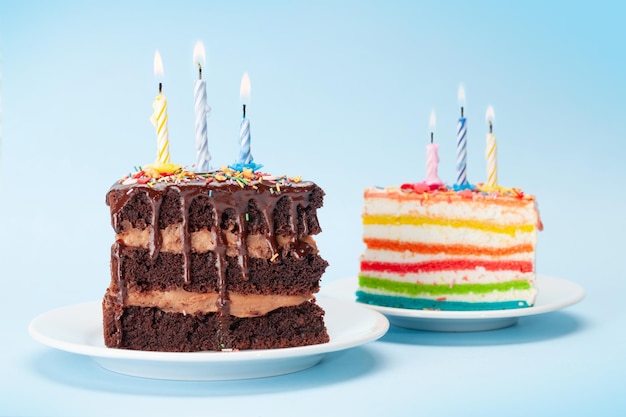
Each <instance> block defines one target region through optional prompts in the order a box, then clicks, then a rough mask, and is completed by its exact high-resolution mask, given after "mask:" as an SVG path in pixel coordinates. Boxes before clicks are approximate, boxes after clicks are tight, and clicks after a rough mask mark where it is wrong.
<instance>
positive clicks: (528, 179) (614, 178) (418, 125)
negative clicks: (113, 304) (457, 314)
mask: <svg viewBox="0 0 626 417" xmlns="http://www.w3.org/2000/svg"><path fill="white" fill-rule="evenodd" d="M439 3H443V2H439ZM624 16H626V6H624V5H623V3H621V2H610V1H596V2H583V1H574V2H558V1H557V2H545V1H526V2H514V3H513V2H507V4H504V2H497V1H474V2H466V1H448V2H445V3H443V4H438V3H436V2H423V1H412V2H409V1H393V2H389V1H368V2H358V1H324V0H322V1H316V2H304V1H302V2H297V1H266V2H253V1H238V2H226V1H211V2H200V1H198V2H191V1H179V2H161V1H153V2H134V3H133V4H126V2H122V1H107V2H103V1H100V2H79V1H75V2H74V1H63V2H43V1H22V2H11V1H6V0H0V168H1V172H0V174H1V176H0V187H1V194H0V215H1V218H2V222H1V223H0V280H1V282H2V287H3V290H2V291H1V292H0V300H1V303H0V317H1V318H0V323H1V324H2V328H3V330H2V332H4V334H5V336H3V340H4V341H5V342H4V343H3V346H2V347H0V351H1V352H2V357H1V358H0V366H1V368H0V372H1V373H2V374H3V376H2V378H0V415H4V414H8V415H19V414H24V415H37V414H41V415H44V414H45V415H56V414H59V415H74V414H76V415H79V414H84V410H85V409H86V408H85V407H89V408H88V409H90V412H93V413H94V414H97V413H98V412H103V413H104V412H105V411H106V410H108V409H104V408H103V407H105V405H106V406H107V407H109V406H113V407H114V408H116V409H117V410H120V409H122V410H123V409H124V407H126V406H129V405H130V404H133V403H141V404H142V406H144V407H154V412H155V415H157V414H158V411H163V412H164V413H167V412H169V413H172V412H174V413H175V412H176V411H175V410H179V409H180V407H181V406H183V405H184V406H185V407H186V410H187V414H190V415H195V414H197V413H199V412H200V411H198V410H204V412H207V411H208V410H210V409H211V408H213V409H215V410H220V409H228V408H232V409H231V411H233V412H234V413H235V414H237V413H241V414H247V415H252V414H255V413H258V414H259V415H267V413H268V412H267V411H265V410H268V408H264V407H265V406H267V407H269V406H270V405H272V404H274V407H279V406H278V404H277V403H276V401H278V400H277V398H283V400H284V401H286V402H287V403H293V404H300V405H299V407H302V403H303V402H305V403H308V404H316V407H318V408H312V409H308V408H306V409H304V410H303V409H299V411H300V412H302V414H309V413H311V412H312V413H313V414H323V413H328V412H332V410H333V407H332V406H331V405H329V404H330V403H331V402H332V401H331V400H335V401H345V402H346V403H349V404H350V407H352V409H353V410H354V411H355V412H361V413H362V414H370V413H374V411H375V410H376V408H375V406H380V407H382V403H383V402H382V397H384V396H386V395H391V394H392V392H394V391H387V390H390V387H391V386H393V384H398V385H397V387H396V388H395V389H396V390H398V389H399V390H400V392H402V393H403V395H404V396H401V397H400V399H399V403H398V404H397V405H393V404H387V405H385V406H384V408H383V409H384V410H386V412H387V413H389V414H390V415H397V414H401V410H406V409H407V407H409V406H410V407H415V408H416V409H419V408H420V407H425V410H426V411H428V412H429V413H430V415H437V413H438V412H440V413H443V414H447V413H450V412H463V414H471V415H473V414H479V413H481V414H482V415H488V413H489V412H490V410H491V411H492V412H494V413H495V414H500V415H502V414H503V413H505V412H506V413H507V414H509V415H521V414H524V415H525V414H526V413H532V412H533V411H532V410H535V411H538V412H539V414H544V413H545V414H546V415H548V414H550V413H554V412H559V413H567V412H569V413H570V414H572V415H576V414H578V413H583V412H585V411H587V412H594V413H597V412H600V413H601V414H603V415H609V414H612V413H618V411H620V410H621V411H623V410H624V409H626V402H625V400H624V397H623V395H621V394H622V390H621V389H620V388H618V387H619V386H620V384H621V386H623V384H624V383H625V382H626V381H625V380H626V360H625V355H624V352H625V347H626V346H625V345H626V343H625V342H626V336H624V332H623V330H624V325H625V324H626V323H625V321H626V320H625V316H626V315H625V313H624V309H623V300H622V298H621V297H620V294H623V293H624V291H625V290H626V285H625V283H624V272H623V271H624V268H623V265H622V259H623V250H624V236H625V234H624V233H625V232H626V222H625V220H624V216H623V212H624V205H625V204H624V203H625V197H624V193H623V192H622V191H621V186H620V185H619V184H620V183H621V182H622V174H620V172H623V170H624V169H625V164H624V153H625V152H626V135H625V134H624V128H623V125H624V115H625V114H626V77H625V70H626V65H625V61H624V41H625V40H626V29H624V23H623V20H624ZM197 40H201V41H203V42H204V45H205V48H206V52H207V65H206V66H205V69H204V78H205V80H206V82H207V95H208V101H209V104H210V106H211V107H212V112H211V116H210V118H209V121H208V131H209V140H210V143H209V148H210V151H211V154H212V156H213V160H212V164H213V165H214V166H220V165H224V164H228V163H232V162H234V160H235V159H236V157H237V155H238V145H237V140H238V132H239V123H240V120H241V106H240V102H239V83H240V80H241V76H242V74H243V72H244V71H247V72H248V73H249V74H250V78H251V84H252V92H251V97H252V98H251V100H252V101H251V104H250V106H249V108H248V114H249V117H250V120H251V130H252V154H253V156H254V158H255V161H256V162H257V163H261V164H263V165H264V170H265V171H268V172H272V173H274V174H283V173H287V174H289V175H292V176H296V175H302V176H303V177H304V178H306V179H311V180H314V181H315V182H317V183H318V184H319V185H320V186H322V187H323V188H324V189H325V191H326V193H327V196H326V200H325V206H324V208H323V209H322V210H321V211H320V212H319V216H320V222H321V224H322V227H323V229H324V232H323V233H322V234H321V235H320V236H319V237H318V238H317V242H318V245H319V247H320V250H321V252H322V255H323V256H324V257H325V258H326V259H327V260H328V261H329V262H330V264H331V266H330V267H329V268H328V270H327V273H326V275H325V276H324V281H323V282H324V283H330V282H333V281H335V280H338V279H342V278H345V277H351V276H355V275H356V274H357V272H358V257H359V254H360V253H361V251H362V250H363V245H362V243H361V240H360V239H361V223H360V212H361V205H362V192H363V189H364V188H365V187H367V186H370V185H381V186H388V185H397V184H399V183H402V182H410V181H421V180H423V179H424V175H425V169H426V168H425V145H426V144H427V142H428V139H429V126H428V122H429V115H430V112H431V110H432V109H434V110H435V111H436V114H437V125H436V130H435V141H436V142H437V143H439V144H440V150H439V156H440V158H441V162H440V165H439V175H440V177H441V178H442V179H443V180H444V181H446V182H449V183H452V182H454V180H455V158H456V155H455V146H456V144H455V141H456V124H457V119H458V117H459V113H460V111H459V105H458V103H457V89H458V86H459V84H460V83H462V84H463V85H464V86H465V92H466V97H467V100H466V105H465V114H466V116H467V118H468V152H469V156H468V178H469V180H470V181H472V182H482V181H484V180H485V177H486V162H485V156H484V153H485V134H486V132H487V125H486V123H485V111H486V108H487V106H488V105H493V107H494V109H495V115H496V120H495V124H494V131H495V133H496V136H497V139H498V165H499V171H498V175H499V180H500V184H502V185H504V186H516V187H521V188H522V189H523V190H524V191H525V192H527V193H531V194H535V195H536V196H537V199H538V202H539V207H540V211H541V216H542V220H543V222H544V225H545V231H544V232H542V233H541V234H540V235H539V247H538V252H537V265H538V271H539V273H541V274H547V275H555V276H559V277H563V278H566V279H568V280H571V281H574V282H577V283H579V284H581V285H583V286H584V287H585V289H586V290H587V298H586V299H585V300H584V301H583V302H582V303H581V304H579V305H577V306H575V307H573V308H570V309H568V310H566V311H567V312H568V314H567V315H564V313H553V314H551V315H548V316H546V317H544V318H543V319H542V320H543V321H541V320H540V319H539V318H537V319H528V320H527V321H525V322H522V323H521V324H520V325H519V326H516V327H514V328H511V329H507V330H505V331H500V332H489V333H481V334H473V335H471V336H466V337H469V338H464V339H457V338H453V336H451V335H445V334H431V333H415V332H405V331H402V330H399V329H392V331H391V332H390V333H389V334H388V335H387V336H386V337H385V338H383V340H382V341H381V342H376V343H374V344H371V345H369V346H367V347H362V348H359V349H355V350H353V351H352V352H351V353H345V354H344V355H343V356H333V357H332V358H331V359H330V360H329V361H327V362H325V363H323V364H321V365H320V366H319V367H316V368H314V369H312V370H310V371H307V372H303V373H300V374H296V375H292V376H286V377H279V378H271V379H267V380H259V381H245V382H240V383H229V384H230V385H228V384H226V385H220V386H219V388H216V387H217V386H216V385H211V384H201V383H193V384H191V383H174V382H169V383H166V382H160V381H143V380H138V379H133V378H127V377H122V376H117V375H113V374H110V373H108V372H106V371H103V370H100V369H99V368H97V366H95V365H93V364H91V362H89V361H88V360H86V359H85V360H83V358H77V357H74V356H72V355H69V354H63V353H60V352H59V353H57V352H54V353H53V352H51V351H50V349H48V348H45V347H43V346H40V345H38V344H37V343H36V342H34V341H33V340H31V339H30V338H29V336H28V334H27V332H26V328H27V325H28V322H29V321H30V320H31V319H32V318H33V317H34V316H35V315H37V314H39V313H42V312H45V311H47V310H49V309H51V308H55V307H60V306H64V305H68V304H74V303H78V302H82V301H88V300H97V299H100V298H101V297H102V295H103V293H104V289H105V288H106V286H107V285H108V280H109V270H108V263H109V247H110V245H111V243H112V238H113V231H112V229H111V227H110V223H109V215H108V208H107V207H106V206H105V204H104V196H105V193H106V191H107V190H108V188H109V186H110V185H111V184H112V183H113V182H115V181H116V180H117V179H118V178H119V177H120V176H121V175H122V174H124V173H127V172H129V171H130V170H131V169H132V168H133V166H135V165H140V164H146V163H150V162H153V160H154V158H155V154H156V135H155V132H154V128H153V126H152V125H151V124H150V122H149V117H150V114H151V112H152V107H151V105H152V100H153V99H154V96H155V95H156V90H157V87H156V83H155V81H154V77H153V69H152V65H153V54H154V51H155V50H157V49H158V50H159V51H160V53H161V55H162V58H163V63H164V67H165V78H164V92H165V94H166V96H167V98H168V105H169V106H168V111H169V132H170V151H171V155H172V156H171V159H172V161H173V162H177V163H180V164H184V165H190V164H192V163H194V162H195V148H194V114H193V82H194V80H195V78H196V76H197V70H196V67H195V66H194V63H193V59H192V51H193V46H194V44H195V42H196V41H197ZM524 323H526V325H527V327H524ZM567 323H570V324H572V323H573V324H572V325H571V326H570V327H571V329H570V330H571V331H563V328H562V326H566V327H567ZM533 325H534V326H536V327H535V328H533ZM528 326H530V329H528ZM546 326H547V327H546ZM550 326H552V327H550ZM559 326H561V328H559ZM568 328H569V327H568ZM533 329H534V330H533ZM538 329H541V330H540V331H541V332H545V338H544V337H543V334H544V333H541V335H542V336H538V334H537V332H538V331H539V330H538ZM550 329H553V330H554V334H555V336H548V335H550V334H551V333H550V332H551V330H550ZM524 332H528V334H527V336H525V335H526V333H524ZM416 334H417V336H415V335H416ZM7 337H8V338H7ZM398 340H401V341H403V342H404V343H400V342H398ZM528 340H530V341H533V342H534V343H523V342H527V341H528ZM468 341H469V342H468ZM516 342H519V343H516ZM503 344H504V345H506V349H504V348H503V346H502V345H503ZM442 346H443V347H442ZM424 349H425V352H426V353H427V356H425V357H422V358H421V360H420V359H419V358H420V356H421V355H424V354H425V353H424V352H423V350H424ZM387 352H394V355H395V356H394V357H396V359H395V360H399V358H400V357H403V356H404V357H406V356H407V355H411V356H413V355H414V356H415V358H413V359H412V360H414V363H415V364H416V365H415V366H416V367H417V368H416V369H415V370H414V372H410V371H409V370H402V369H396V370H395V371H393V372H391V371H386V370H388V369H393V366H391V367H389V366H388V367H387V368H386V367H385V365H384V364H383V363H381V362H380V361H378V362H377V361H376V360H375V359H376V358H377V357H383V358H387V357H386V356H385V355H386V354H387ZM420 352H422V353H420ZM472 352H473V355H474V356H473V357H480V358H483V360H485V359H484V358H486V357H493V358H496V359H494V360H493V362H489V361H487V362H489V363H484V364H483V365H484V366H485V367H486V369H487V370H481V368H480V367H477V368H476V369H474V367H475V366H476V364H474V365H473V366H471V367H470V368H471V369H470V368H467V366H468V365H467V364H466V362H464V361H463V360H461V359H462V358H465V357H470V356H471V355H472ZM395 353H397V354H395ZM377 355H378V356H377ZM485 355H488V356H485ZM364 357H366V358H365V359H367V360H369V361H370V362H373V363H375V364H376V367H375V369H376V371H371V370H370V371H371V372H365V371H364V372H361V373H360V372H357V371H354V369H359V368H358V367H357V368H354V367H355V366H356V365H354V364H355V363H359V361H362V360H364V359H363V358H364ZM429 357H431V358H434V360H435V363H429ZM445 357H449V358H453V359H452V360H451V362H450V363H448V364H447V362H446V361H445V360H444V359H445ZM454 358H456V360H454ZM387 360H389V361H391V360H392V359H390V358H387ZM560 361H562V363H563V364H567V365H557V364H556V362H560ZM50 362H54V363H56V365H55V366H54V367H52V366H51V365H49V363H50ZM383 362H384V361H383ZM504 364H507V365H504ZM509 364H512V365H510V366H512V368H511V370H510V372H512V373H518V377H519V379H511V380H509V379H508V378H506V375H503V374H506V373H508V372H509V371H507V367H506V366H508V365H509ZM341 366H345V367H346V369H347V370H346V372H348V373H347V374H346V375H348V376H345V377H343V376H339V375H341V374H339V373H337V372H339V371H337V370H336V369H337V367H341ZM350 366H352V367H353V368H350ZM52 368H54V369H52ZM350 369H353V371H354V372H352V373H350ZM489 370H491V371H492V373H491V374H490V371H489ZM498 370H500V372H501V373H498V372H497V371H498ZM386 372H388V373H386ZM437 373H440V374H437ZM436 374H437V375H436ZM478 374H481V375H482V376H481V375H478ZM442 375H448V376H449V379H447V378H444V377H443V376H442ZM490 375H491V376H490ZM472 378H477V383H476V384H470V381H472ZM498 378H504V379H505V380H502V379H498ZM429 379H432V380H433V381H434V382H438V385H437V386H430V385H429V384H426V383H425V382H426V381H427V380H429ZM96 380H97V381H100V382H98V383H96V382H94V381H96ZM415 380H419V381H421V382H419V383H417V382H416V381H415ZM460 380H464V381H467V383H466V385H460V383H459V382H458V381H460ZM129 381H132V382H129ZM125 384H126V385H128V386H129V387H130V386H132V387H135V388H134V389H130V388H129V389H128V390H127V392H118V390H117V389H115V388H113V387H115V386H122V387H123V386H125ZM411 384H416V388H415V393H417V392H420V395H419V396H418V399H416V400H415V401H410V398H408V396H409V395H413V394H407V393H408V392H410V393H414V391H413V389H412V388H410V387H409V388H407V386H410V385H411ZM446 384H450V385H446ZM467 384H469V386H467ZM381 385H382V386H381ZM229 387H230V388H229ZM262 387H266V388H262ZM288 387H290V388H288ZM329 387H333V390H330V388H329ZM398 387H402V388H398ZM509 388H510V390H509ZM266 389H267V392H266V391H265V390H266ZM375 389H382V390H383V394H382V395H380V397H379V396H378V394H374V395H373V396H374V397H375V398H373V399H369V400H368V401H369V403H370V405H369V406H366V405H364V401H365V398H366V397H369V396H370V393H369V392H370V391H372V390H375ZM120 390H122V391H124V390H123V389H120ZM207 390H208V391H211V392H212V393H213V394H206V392H207ZM429 390H431V391H432V392H430V391H429ZM283 391H285V392H283ZM440 391H443V392H448V393H450V394H453V395H452V396H453V397H455V398H458V400H459V403H449V402H447V401H446V400H445V399H446V398H449V397H448V396H447V395H444V393H441V392H440ZM234 392H235V393H234ZM269 392H272V393H276V392H281V393H283V394H284V396H283V397H276V396H272V395H270V394H268V393H269ZM491 392H493V397H492V399H493V401H494V402H492V403H489V402H488V401H487V399H488V397H490V396H491V394H490V393H491ZM216 393H217V394H219V395H215V394H216ZM205 394H206V395H205ZM266 394H267V395H266ZM275 395H278V394H275ZM416 395H417V394H416ZM507 395H509V396H510V397H506V396H507ZM233 396H239V397H238V401H239V402H238V403H236V404H235V405H233V404H232V401H233V399H234V398H233ZM376 397H379V398H378V399H376ZM324 398H328V404H327V402H326V400H325V399H324ZM429 398H430V399H431V400H432V401H433V402H434V403H436V404H438V405H439V407H435V406H433V402H430V401H429ZM35 401H36V402H38V403H39V404H40V405H35V403H34V402H35ZM111 401H113V404H111V403H110V402H111ZM461 404H464V405H463V406H461ZM91 408H95V409H96V410H95V411H94V410H91ZM272 410H273V412H274V413H276V414H277V415H279V414H280V412H284V413H286V414H289V410H287V409H285V410H282V411H281V410H280V409H278V408H276V409H274V408H272ZM329 410H330V411H329Z"/></svg>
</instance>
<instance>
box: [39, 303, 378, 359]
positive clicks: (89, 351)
mask: <svg viewBox="0 0 626 417" xmlns="http://www.w3.org/2000/svg"><path fill="white" fill-rule="evenodd" d="M316 300H317V302H318V304H320V305H321V306H322V308H324V304H327V303H339V304H341V305H342V307H344V308H350V309H354V307H357V309H355V310H354V314H359V317H364V316H363V314H365V317H367V314H370V313H374V314H373V315H371V316H370V318H369V321H368V324H367V328H368V330H367V332H363V334H359V335H355V336H353V337H352V338H349V339H347V340H342V339H340V340H338V341H333V338H332V335H331V340H330V341H329V342H327V343H321V344H316V345H308V346H299V347H289V348H281V349H258V350H240V351H201V352H155V351H138V350H130V349H116V348H108V347H106V346H94V345H90V344H87V343H82V344H81V343H77V342H74V341H67V340H59V339H58V338H55V337H53V336H51V335H50V334H46V332H45V331H43V332H42V329H41V324H42V322H44V321H45V320H50V319H51V318H54V316H58V315H60V314H62V313H66V312H67V311H72V310H76V311H80V310H81V309H89V308H94V309H95V308H98V309H101V305H102V302H101V301H87V302H82V303H77V304H72V305H67V306H63V307H58V308H54V309H51V310H48V311H46V312H43V313H41V314H39V315H37V316H36V317H34V318H33V319H32V320H31V321H30V323H29V325H28V332H29V334H30V335H31V337H32V338H33V339H35V340H36V341H38V342H39V343H41V344H43V345H46V346H48V347H51V348H54V349H57V350H61V351H65V352H70V353H74V354H79V355H84V356H89V357H91V358H93V359H95V358H106V359H118V360H121V361H123V360H129V361H151V362H179V363H194V362H197V363H205V364H210V363H220V364H221V363H228V362H231V363H233V362H251V361H268V360H286V359H295V358H302V357H308V356H316V355H325V354H328V353H333V352H339V351H342V350H346V349H350V348H354V347H357V346H360V345H364V344H366V343H370V342H373V341H375V340H377V339H379V338H381V337H382V336H384V335H385V333H387V331H388V330H389V326H390V323H389V320H388V319H387V317H386V316H385V315H384V314H382V313H380V312H377V311H375V310H372V309H368V308H367V307H366V306H362V305H358V304H356V303H349V302H346V301H344V300H339V299H337V298H334V297H329V296H325V295H317V296H316ZM326 320H328V313H326V316H325V321H326ZM90 326H91V327H92V328H91V330H90V331H91V332H97V331H98V330H100V331H102V323H99V324H95V323H92V324H91V325H90ZM327 327H328V326H327ZM363 327H364V328H365V325H363Z"/></svg>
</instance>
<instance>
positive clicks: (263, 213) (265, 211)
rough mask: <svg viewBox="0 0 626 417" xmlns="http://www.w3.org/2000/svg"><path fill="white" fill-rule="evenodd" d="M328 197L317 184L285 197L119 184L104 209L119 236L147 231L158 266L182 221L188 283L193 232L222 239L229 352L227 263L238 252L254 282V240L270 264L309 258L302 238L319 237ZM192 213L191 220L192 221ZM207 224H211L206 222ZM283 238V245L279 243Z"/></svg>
mask: <svg viewBox="0 0 626 417" xmlns="http://www.w3.org/2000/svg"><path fill="white" fill-rule="evenodd" d="M323 195H324V192H323V191H322V190H321V188H319V187H318V186H317V185H315V184H314V183H312V182H302V183H297V184H295V185H291V186H287V185H281V191H278V189H277V188H275V187H274V186H273V185H271V184H265V183H260V184H256V185H255V186H254V187H252V186H246V187H244V188H242V187H240V186H239V185H236V184H230V183H210V184H209V183H206V182H205V180H199V179H198V180H191V181H190V182H187V183H182V184H172V183H170V184H166V183H157V184H155V185H153V186H148V185H140V184H134V185H122V184H115V185H113V187H111V189H110V190H109V193H108V194H107V199H106V202H107V205H109V207H110V209H111V222H112V226H113V229H114V230H115V232H116V233H119V232H121V231H123V229H124V228H125V227H129V226H128V223H129V224H130V225H131V227H136V228H140V229H141V228H145V227H148V228H149V231H150V241H151V242H150V247H149V252H150V257H151V259H152V262H154V261H155V260H156V258H157V257H158V255H159V253H160V250H161V245H162V238H161V233H160V228H164V227H167V226H168V225H170V224H174V223H176V222H181V225H182V228H181V229H182V230H181V237H180V239H181V242H182V246H183V251H182V256H183V269H184V271H183V277H184V283H185V284H188V283H190V281H191V251H192V249H191V241H190V235H191V233H190V232H192V231H196V230H198V229H201V228H204V227H206V228H208V229H209V230H211V231H212V232H213V234H214V236H215V239H216V242H215V243H216V247H215V250H214V253H215V257H214V259H215V267H216V270H217V271H218V273H219V279H218V294H219V296H218V300H217V308H218V311H219V314H220V322H221V330H220V332H219V333H220V334H219V335H218V340H219V341H220V343H221V344H223V345H224V346H229V345H230V341H229V331H228V329H229V323H230V300H229V297H228V288H227V273H228V271H227V269H228V261H227V256H232V251H233V250H234V251H235V253H236V258H237V263H238V266H239V268H240V270H241V274H242V279H243V280H247V279H248V245H247V242H248V237H249V236H250V235H263V236H265V237H266V239H267V246H268V250H269V251H270V253H271V255H272V256H271V260H272V261H275V260H276V259H275V258H276V257H277V256H282V257H284V256H289V255H290V254H291V256H294V257H296V258H302V257H305V256H307V255H308V254H309V253H311V251H312V250H314V248H312V247H311V246H310V245H309V244H307V243H306V242H304V241H302V240H301V239H300V238H301V237H303V236H306V235H310V234H317V233H319V232H320V231H321V228H319V224H318V222H317V215H316V209H317V208H319V207H321V206H322V199H323ZM164 196H166V197H165V198H164ZM164 200H165V202H164ZM192 206H193V207H194V209H193V212H194V215H193V216H191V215H190V208H191V207H192ZM172 207H177V208H176V209H172ZM162 212H167V214H166V213H162ZM198 213H202V214H203V215H199V214H198ZM286 213H289V214H288V215H286ZM207 218H210V220H209V221H207ZM270 218H273V221H270ZM311 225H313V227H311ZM229 234H230V235H229ZM233 238H234V239H233ZM279 238H280V239H281V240H282V241H281V242H280V244H279V242H278V240H279ZM233 243H234V244H233ZM121 245H122V243H121V242H117V243H116V244H115V246H114V251H113V252H114V253H113V256H112V275H113V278H114V280H115V281H117V282H116V285H117V286H118V287H119V290H120V291H119V297H121V298H122V299H120V300H119V301H121V302H123V301H124V300H123V298H124V297H125V283H124V282H123V271H122V269H123V266H122V259H121V249H122V248H121ZM229 251H230V252H229ZM229 253H230V255H229ZM113 263H114V264H115V266H114V265H113ZM122 305H123V304H122ZM116 320H118V318H116Z"/></svg>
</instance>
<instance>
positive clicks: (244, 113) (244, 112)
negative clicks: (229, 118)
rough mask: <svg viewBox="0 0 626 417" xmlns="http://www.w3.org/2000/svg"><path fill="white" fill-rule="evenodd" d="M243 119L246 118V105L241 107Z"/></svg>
mask: <svg viewBox="0 0 626 417" xmlns="http://www.w3.org/2000/svg"><path fill="white" fill-rule="evenodd" d="M243 118H244V119H245V118H246V105H245V104H244V105H243Z"/></svg>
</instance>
